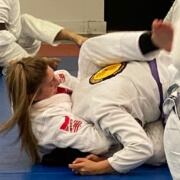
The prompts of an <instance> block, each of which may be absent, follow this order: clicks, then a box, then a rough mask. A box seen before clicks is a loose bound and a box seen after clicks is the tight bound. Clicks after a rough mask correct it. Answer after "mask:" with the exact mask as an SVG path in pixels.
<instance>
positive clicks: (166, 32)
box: [151, 19, 174, 52]
mask: <svg viewBox="0 0 180 180" xmlns="http://www.w3.org/2000/svg"><path fill="white" fill-rule="evenodd" d="M173 34H174V30H173V27H172V25H171V24H170V23H167V22H164V21H163V20H159V19H155V20H154V21H153V23H152V37H151V39H152V42H153V43H154V45H155V46H157V47H159V48H161V49H164V50H166V51H168V52H170V51H171V48H172V41H173Z"/></svg>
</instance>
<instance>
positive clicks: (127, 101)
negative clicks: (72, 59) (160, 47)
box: [72, 32, 171, 173]
mask: <svg viewBox="0 0 180 180" xmlns="http://www.w3.org/2000/svg"><path fill="white" fill-rule="evenodd" d="M141 34H142V32H124V33H110V34H106V35H102V36H98V37H95V38H91V39H89V40H87V41H86V42H85V43H84V44H83V46H82V47H81V51H80V57H79V74H78V76H79V79H80V80H81V82H80V83H79V84H78V85H77V86H76V88H75V89H74V91H73V94H72V100H73V109H72V111H73V113H74V114H75V115H77V116H78V117H81V118H83V119H86V121H89V122H93V123H94V125H95V127H97V128H100V129H102V130H103V132H104V133H105V134H106V136H108V137H113V138H114V139H115V140H117V141H118V142H119V143H120V144H122V145H123V149H121V150H119V151H117V152H114V154H113V155H112V157H109V158H108V161H109V163H110V164H111V166H112V167H113V168H114V169H115V170H116V171H118V172H120V173H124V172H127V171H129V170H131V169H133V168H136V167H138V166H139V165H141V164H143V163H145V162H146V163H148V164H154V165H158V164H161V163H163V162H165V161H166V160H165V156H164V147H163V124H162V121H161V120H159V121H157V120H158V119H159V118H160V115H161V112H160V109H159V105H160V93H159V90H158V86H157V83H156V81H155V79H154V78H153V76H152V74H151V71H150V67H149V65H148V63H147V62H138V61H145V60H146V61H150V60H152V59H153V58H154V57H156V60H157V66H158V71H159V76H160V81H161V83H162V87H163V96H164V97H166V90H167V88H168V87H169V79H170V77H169V73H168V70H167V67H168V66H169V64H170V63H171V61H170V58H169V56H168V54H167V53H165V52H164V51H162V52H161V53H160V54H159V55H158V56H157V53H159V52H158V51H155V52H152V53H148V54H147V55H146V56H145V55H143V54H142V53H141V51H140V49H139V44H138V42H139V36H140V35H141ZM131 60H137V61H132V62H128V63H127V64H123V63H122V65H121V67H120V68H118V65H115V66H114V67H113V66H111V67H110V68H107V69H104V70H101V71H99V72H98V73H96V72H97V71H98V70H99V69H100V67H104V66H105V65H107V64H112V63H119V62H124V61H131ZM108 72H112V73H111V75H110V76H109V77H108V75H107V74H108ZM92 74H94V75H93V76H92ZM103 76H105V77H103ZM138 122H140V123H141V124H142V125H140V124H139V123H138ZM111 154H112V152H111Z"/></svg>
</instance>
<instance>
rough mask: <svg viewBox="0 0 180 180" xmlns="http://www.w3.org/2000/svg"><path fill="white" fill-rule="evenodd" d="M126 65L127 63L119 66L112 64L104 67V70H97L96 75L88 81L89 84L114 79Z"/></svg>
mask: <svg viewBox="0 0 180 180" xmlns="http://www.w3.org/2000/svg"><path fill="white" fill-rule="evenodd" d="M126 64H127V63H121V64H112V65H109V66H106V67H105V68H103V69H101V70H99V71H98V72H97V73H95V74H93V75H92V76H91V78H90V79H89V82H90V83H91V84H96V83H98V82H101V81H103V80H105V79H109V78H111V77H114V76H115V75H116V74H118V73H120V72H122V70H123V69H124V68H125V67H126Z"/></svg>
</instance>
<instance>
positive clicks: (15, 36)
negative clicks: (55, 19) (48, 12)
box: [0, 0, 87, 67]
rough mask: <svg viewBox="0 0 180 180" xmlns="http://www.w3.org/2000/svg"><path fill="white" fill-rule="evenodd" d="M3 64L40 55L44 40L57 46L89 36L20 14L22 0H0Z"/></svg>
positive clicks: (0, 62)
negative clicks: (65, 41)
mask: <svg viewBox="0 0 180 180" xmlns="http://www.w3.org/2000/svg"><path fill="white" fill-rule="evenodd" d="M0 4H1V5H0V14H1V15H0V39H1V41H0V67H5V66H7V65H9V62H10V60H12V59H14V60H19V59H22V58H24V57H29V56H34V55H36V54H37V52H38V50H39V48H40V46H41V42H45V43H48V44H51V45H53V46H56V45H58V44H60V40H71V41H73V42H75V43H76V44H77V45H78V46H81V45H82V43H83V42H84V41H85V40H86V39H87V38H85V37H82V36H80V35H78V34H75V33H73V32H71V31H69V30H67V29H64V28H63V27H61V26H58V25H56V24H53V23H51V22H48V21H44V20H41V19H37V18H35V17H33V16H31V15H28V14H23V15H21V13H20V4H19V0H15V1H13V0H0Z"/></svg>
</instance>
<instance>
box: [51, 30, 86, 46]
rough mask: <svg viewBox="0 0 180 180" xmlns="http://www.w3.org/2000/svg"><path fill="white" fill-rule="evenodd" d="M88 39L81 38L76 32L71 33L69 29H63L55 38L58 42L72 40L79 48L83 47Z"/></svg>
mask: <svg viewBox="0 0 180 180" xmlns="http://www.w3.org/2000/svg"><path fill="white" fill-rule="evenodd" d="M87 39H88V38H87V37H84V36H81V35H79V34H76V33H74V32H71V31H69V30H67V29H62V30H61V31H60V32H59V33H58V34H57V36H56V37H55V41H56V40H70V41H73V42H74V43H76V44H77V45H78V46H79V47H81V46H82V44H83V43H84V42H85V41H86V40H87Z"/></svg>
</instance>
